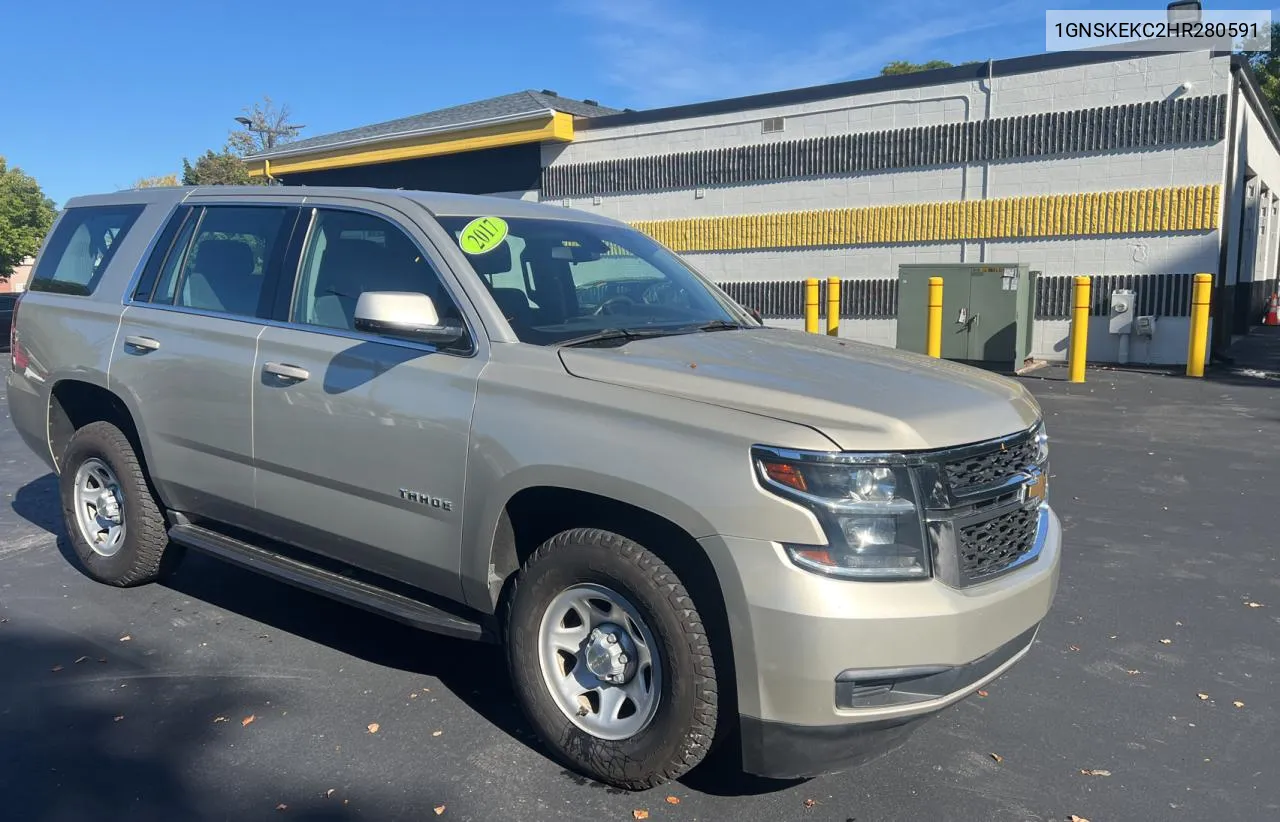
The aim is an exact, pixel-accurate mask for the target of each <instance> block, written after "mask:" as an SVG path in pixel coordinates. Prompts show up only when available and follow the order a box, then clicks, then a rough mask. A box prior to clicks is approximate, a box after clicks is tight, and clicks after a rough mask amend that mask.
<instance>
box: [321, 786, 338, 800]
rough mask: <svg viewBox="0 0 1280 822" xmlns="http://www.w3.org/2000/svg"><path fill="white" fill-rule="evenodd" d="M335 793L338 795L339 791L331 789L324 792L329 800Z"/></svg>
mask: <svg viewBox="0 0 1280 822" xmlns="http://www.w3.org/2000/svg"><path fill="white" fill-rule="evenodd" d="M335 793H337V791H336V790H335V789H333V788H330V789H329V790H327V791H325V792H324V798H325V799H328V798H329V797H331V796H333V795H334V794H335Z"/></svg>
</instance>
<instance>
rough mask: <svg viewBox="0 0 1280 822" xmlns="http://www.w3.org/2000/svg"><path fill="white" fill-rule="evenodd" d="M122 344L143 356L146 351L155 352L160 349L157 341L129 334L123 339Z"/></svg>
mask: <svg viewBox="0 0 1280 822" xmlns="http://www.w3.org/2000/svg"><path fill="white" fill-rule="evenodd" d="M124 344H125V345H127V346H129V347H130V348H132V349H134V350H135V351H139V352H141V353H143V354H145V353H147V352H148V351H155V350H156V349H157V348H159V347H160V341H159V340H153V339H151V338H150V337H140V336H138V335H136V334H130V335H129V336H128V337H125V338H124Z"/></svg>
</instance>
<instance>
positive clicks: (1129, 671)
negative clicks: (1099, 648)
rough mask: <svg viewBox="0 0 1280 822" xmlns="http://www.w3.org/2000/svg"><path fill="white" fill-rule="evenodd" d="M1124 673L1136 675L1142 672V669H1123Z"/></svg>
mask: <svg viewBox="0 0 1280 822" xmlns="http://www.w3.org/2000/svg"><path fill="white" fill-rule="evenodd" d="M1125 673H1126V674H1128V675H1129V676H1137V675H1138V674H1140V673H1142V671H1138V670H1128V671H1125Z"/></svg>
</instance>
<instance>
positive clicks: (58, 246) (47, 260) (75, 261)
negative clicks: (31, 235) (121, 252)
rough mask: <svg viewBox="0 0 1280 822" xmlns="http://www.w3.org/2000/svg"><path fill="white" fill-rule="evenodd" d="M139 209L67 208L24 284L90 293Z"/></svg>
mask: <svg viewBox="0 0 1280 822" xmlns="http://www.w3.org/2000/svg"><path fill="white" fill-rule="evenodd" d="M142 209H143V207H142V206H140V205H118V206H88V207H85V208H72V209H68V210H67V212H66V213H65V214H63V215H62V219H61V220H59V221H58V227H57V228H56V229H54V231H53V235H52V236H51V237H50V238H49V244H48V247H47V248H45V251H44V254H43V255H42V256H41V258H40V265H39V266H37V267H36V270H35V271H34V272H33V273H32V276H31V282H30V284H29V285H28V286H27V288H28V289H29V290H31V291H55V292H59V293H62V294H76V295H79V296H82V297H83V296H88V295H89V294H92V293H93V290H94V289H95V288H97V287H98V281H99V280H100V279H102V274H103V272H105V271H106V270H107V266H108V265H109V264H110V263H111V258H112V257H114V256H115V253H116V250H117V249H119V248H120V243H122V242H123V241H124V238H125V235H127V234H128V233H129V229H130V228H132V227H133V224H134V222H135V221H136V220H137V219H138V215H139V214H141V213H142Z"/></svg>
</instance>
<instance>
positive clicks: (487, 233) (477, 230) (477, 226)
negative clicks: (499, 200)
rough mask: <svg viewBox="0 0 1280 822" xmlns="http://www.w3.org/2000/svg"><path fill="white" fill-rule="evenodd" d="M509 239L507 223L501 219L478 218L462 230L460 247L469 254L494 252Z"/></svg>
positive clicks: (459, 241)
mask: <svg viewBox="0 0 1280 822" xmlns="http://www.w3.org/2000/svg"><path fill="white" fill-rule="evenodd" d="M506 237H507V221H506V220H504V219H502V218H501V217H477V218H475V219H474V220H472V221H471V222H469V223H467V225H466V226H465V227H464V228H463V229H462V237H461V238H460V239H459V240H458V245H460V246H462V250H463V251H465V252H467V253H468V254H483V253H485V252H486V251H493V250H494V249H495V248H497V247H498V244H499V243H501V242H502V241H503V240H505V239H506Z"/></svg>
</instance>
